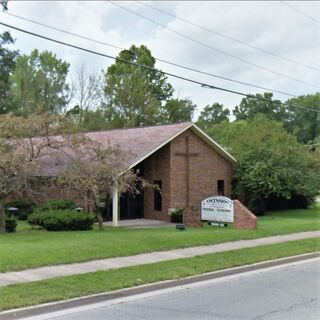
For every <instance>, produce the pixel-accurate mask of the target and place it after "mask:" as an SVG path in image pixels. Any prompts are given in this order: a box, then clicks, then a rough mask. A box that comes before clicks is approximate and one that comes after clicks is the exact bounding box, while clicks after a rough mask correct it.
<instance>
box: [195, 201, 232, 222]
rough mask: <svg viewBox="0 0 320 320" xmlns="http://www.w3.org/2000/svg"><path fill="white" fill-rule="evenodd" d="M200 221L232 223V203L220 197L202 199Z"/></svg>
mask: <svg viewBox="0 0 320 320" xmlns="http://www.w3.org/2000/svg"><path fill="white" fill-rule="evenodd" d="M201 220H206V221H215V222H229V223H232V222H233V201H232V200H231V199H229V198H226V197H222V196H216V197H209V198H206V199H204V200H203V201H202V202H201Z"/></svg>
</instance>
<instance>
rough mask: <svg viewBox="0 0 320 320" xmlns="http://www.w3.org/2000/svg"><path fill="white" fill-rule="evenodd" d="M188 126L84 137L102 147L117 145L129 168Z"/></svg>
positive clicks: (140, 129) (147, 128)
mask: <svg viewBox="0 0 320 320" xmlns="http://www.w3.org/2000/svg"><path fill="white" fill-rule="evenodd" d="M190 126H192V123H191V122H183V123H178V124H171V125H162V126H149V127H138V128H124V129H114V130H107V131H98V132H88V133H86V136H88V137H89V138H91V139H92V140H94V141H97V142H99V143H101V144H102V145H103V146H106V147H107V146H108V145H118V146H119V147H120V149H121V150H123V151H128V153H127V154H126V159H125V163H124V166H125V167H126V168H131V167H133V166H134V165H135V164H137V163H139V162H140V161H142V160H143V159H145V158H146V157H147V156H148V155H149V154H150V153H152V152H154V151H156V150H157V149H159V147H161V146H162V145H164V144H166V143H167V142H169V141H171V140H172V139H173V138H174V137H176V136H177V135H178V134H180V133H181V132H183V131H185V130H186V129H188V128H189V127H190Z"/></svg>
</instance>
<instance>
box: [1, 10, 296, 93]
mask: <svg viewBox="0 0 320 320" xmlns="http://www.w3.org/2000/svg"><path fill="white" fill-rule="evenodd" d="M5 14H7V15H9V16H12V17H15V18H17V19H21V20H24V21H27V22H31V23H34V24H37V25H40V26H43V27H46V28H49V29H52V30H55V31H59V32H62V33H65V34H68V35H72V36H74V37H78V38H80V39H84V40H88V41H91V42H95V43H98V44H102V45H105V46H108V47H111V48H115V49H119V50H126V51H130V50H128V49H125V48H122V47H119V46H117V45H114V44H110V43H107V42H103V41H99V40H96V39H92V38H89V37H86V36H82V35H79V34H77V33H74V32H70V31H67V30H63V29H60V28H56V27H53V26H49V25H47V24H44V23H41V22H38V21H35V20H32V19H28V18H24V17H21V16H18V15H16V14H12V13H8V12H5ZM154 59H155V60H157V61H159V62H162V63H165V64H168V65H171V66H175V67H178V68H181V69H185V70H188V71H192V72H197V73H200V74H203V75H206V76H210V77H213V78H218V79H222V80H225V81H230V82H233V83H238V84H242V85H245V86H250V87H254V88H257V89H262V90H267V91H271V92H275V93H280V94H283V95H286V96H289V97H295V98H296V97H297V96H296V95H294V94H291V93H287V92H283V91H279V90H275V89H270V88H266V87H262V86H259V85H256V84H252V83H248V82H244V81H239V80H234V79H230V78H227V77H224V76H219V75H216V74H213V73H210V72H206V71H202V70H199V69H195V68H192V67H188V66H184V65H181V64H178V63H174V62H171V61H168V60H164V59H161V58H157V57H154Z"/></svg>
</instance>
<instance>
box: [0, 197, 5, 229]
mask: <svg viewBox="0 0 320 320" xmlns="http://www.w3.org/2000/svg"><path fill="white" fill-rule="evenodd" d="M5 232H6V216H5V210H4V203H3V201H2V200H0V233H5Z"/></svg>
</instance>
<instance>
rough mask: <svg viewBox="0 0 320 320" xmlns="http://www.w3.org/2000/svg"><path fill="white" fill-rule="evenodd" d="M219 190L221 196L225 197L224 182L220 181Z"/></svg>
mask: <svg viewBox="0 0 320 320" xmlns="http://www.w3.org/2000/svg"><path fill="white" fill-rule="evenodd" d="M217 190H218V195H219V196H224V180H218V183H217Z"/></svg>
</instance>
